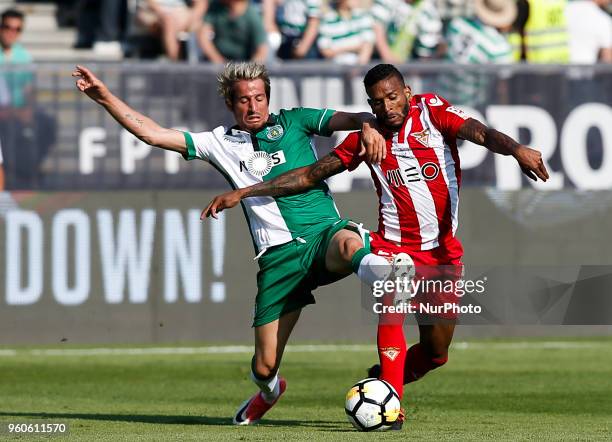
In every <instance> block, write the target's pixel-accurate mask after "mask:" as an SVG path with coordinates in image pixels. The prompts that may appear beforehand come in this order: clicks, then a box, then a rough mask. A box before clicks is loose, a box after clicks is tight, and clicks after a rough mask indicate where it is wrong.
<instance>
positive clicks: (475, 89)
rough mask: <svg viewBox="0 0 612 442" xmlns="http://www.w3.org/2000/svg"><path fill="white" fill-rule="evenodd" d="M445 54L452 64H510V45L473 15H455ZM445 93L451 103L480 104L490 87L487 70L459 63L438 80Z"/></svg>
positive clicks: (447, 34) (447, 32)
mask: <svg viewBox="0 0 612 442" xmlns="http://www.w3.org/2000/svg"><path fill="white" fill-rule="evenodd" d="M446 41H447V43H448V49H447V52H446V57H447V59H448V60H449V61H451V62H452V63H454V64H457V65H459V64H508V63H512V62H513V59H512V47H511V46H510V43H509V42H508V40H507V39H506V37H505V36H504V35H503V34H501V33H500V32H499V31H498V30H497V29H495V28H493V27H491V26H488V25H485V24H484V23H482V22H481V21H480V20H478V19H477V18H465V17H457V18H454V19H452V20H451V21H450V23H449V25H448V29H447V31H446ZM440 85H441V87H442V88H443V90H444V94H445V96H446V97H447V98H448V99H449V100H451V101H452V102H453V103H455V104H464V105H469V106H480V105H482V104H484V103H485V102H486V100H487V97H489V93H490V91H489V87H490V86H491V81H490V76H489V75H488V74H487V73H472V72H466V71H465V70H463V69H462V68H460V67H459V66H458V67H457V69H456V70H455V71H454V72H453V73H452V74H450V75H446V76H444V77H442V79H441V82H440Z"/></svg>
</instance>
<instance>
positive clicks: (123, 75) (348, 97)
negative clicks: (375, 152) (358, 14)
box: [0, 63, 612, 191]
mask: <svg viewBox="0 0 612 442" xmlns="http://www.w3.org/2000/svg"><path fill="white" fill-rule="evenodd" d="M90 68H91V69H92V70H93V71H94V72H95V73H96V74H97V75H99V77H100V78H101V79H102V80H103V81H105V82H106V83H107V84H108V86H109V87H110V88H111V90H112V91H113V92H114V93H115V94H116V95H118V96H119V97H121V98H123V99H124V100H125V101H127V102H128V104H130V105H131V106H132V107H134V108H135V109H137V110H139V111H141V112H142V113H144V114H145V115H148V116H150V117H152V118H153V119H154V120H156V121H157V122H159V123H160V124H161V125H163V126H166V127H175V128H188V129H189V130H192V131H203V130H211V129H213V128H214V127H216V126H218V125H221V124H231V122H232V118H231V115H230V114H229V112H227V110H226V109H225V105H224V103H223V101H222V100H221V99H220V98H219V97H218V96H217V91H216V75H217V74H218V71H219V68H218V67H214V66H211V65H198V66H187V65H175V64H146V63H139V64H96V65H91V66H90ZM400 68H401V70H402V72H403V73H404V75H405V77H406V80H407V82H408V84H410V85H411V86H412V89H413V91H414V92H415V93H420V92H435V93H438V94H440V95H442V96H444V97H447V98H448V99H449V100H451V101H454V103H455V104H457V105H459V106H461V107H463V108H464V110H466V112H467V113H468V114H469V115H472V116H474V117H476V118H478V119H480V120H482V121H485V122H487V123H488V124H490V125H492V126H494V127H496V128H498V129H499V130H502V131H504V132H506V133H508V134H509V135H511V136H513V137H515V138H517V139H519V140H520V141H521V142H524V143H529V144H531V145H533V146H534V147H537V148H538V149H540V150H541V151H542V153H543V156H544V159H545V161H546V164H547V165H548V168H549V170H550V171H551V180H549V182H548V183H545V184H543V185H542V184H535V186H536V188H543V189H548V190H554V189H562V188H577V189H609V188H611V187H612V108H611V107H610V103H612V67H611V66H526V65H516V66H456V65H448V64H420V65H419V64H416V65H404V66H401V67H400ZM72 69H73V66H70V65H58V64H37V65H33V66H30V67H29V68H24V67H19V68H13V69H9V68H7V67H2V71H0V77H2V78H3V79H4V80H5V83H7V84H8V85H9V89H10V88H11V87H18V84H17V83H15V80H11V79H14V78H16V77H15V75H14V74H15V72H22V73H23V71H24V70H28V71H29V72H31V73H32V74H33V78H34V80H33V85H34V90H35V94H34V96H35V97H36V100H35V103H33V104H32V105H31V111H32V112H31V113H30V117H29V118H25V119H24V118H20V117H18V116H17V115H16V114H15V112H9V111H3V112H2V113H1V114H0V141H1V143H2V150H3V154H4V163H5V164H4V167H5V169H6V175H7V181H8V182H7V188H8V189H39V190H69V189H75V188H79V189H88V190H95V189H102V190H103V189H172V188H175V189H180V188H191V189H196V188H224V187H226V184H225V182H224V180H223V178H222V177H221V176H220V175H219V174H218V173H216V172H215V171H214V170H213V169H212V168H211V167H209V166H208V165H207V164H205V163H203V162H201V161H194V162H191V163H186V162H185V161H183V160H182V158H180V156H179V155H177V154H175V153H165V152H163V151H161V150H160V149H154V148H153V149H152V148H149V147H148V146H146V145H144V144H142V143H140V142H139V141H138V140H136V139H135V138H134V137H133V136H132V135H130V134H129V133H127V132H126V131H124V130H122V129H121V128H120V127H119V125H118V124H117V123H116V122H115V121H114V120H113V119H112V118H111V117H110V116H108V115H107V114H106V113H105V112H104V111H103V110H102V109H101V108H99V107H98V106H97V105H95V104H93V103H92V102H91V101H90V100H89V99H88V98H87V97H85V96H84V95H83V94H81V93H79V92H78V91H76V89H75V87H74V80H73V79H72V78H71V77H70V73H71V71H72ZM366 69H367V68H352V67H340V66H332V65H329V64H302V63H296V64H284V65H282V66H272V67H271V68H270V73H271V76H272V98H271V108H272V110H273V111H274V110H278V109H279V108H290V107H296V106H305V107H329V108H334V109H346V110H360V111H363V110H369V108H368V106H367V103H366V96H365V92H364V90H363V85H362V79H363V75H364V73H365V71H366ZM11 81H13V83H11ZM340 136H341V135H340ZM338 140H339V136H337V137H333V138H331V139H326V138H319V139H318V140H317V145H318V149H319V153H324V152H327V151H328V150H329V149H330V148H331V147H333V145H334V143H336V142H338ZM460 154H461V158H462V169H463V183H464V184H465V185H487V186H494V187H496V188H498V189H503V190H516V189H520V188H522V187H526V186H529V185H530V184H527V180H526V179H525V178H524V177H522V176H521V173H520V171H519V170H518V168H517V167H516V166H515V165H514V164H513V160H512V159H509V158H503V157H500V156H494V155H493V154H491V153H490V152H488V151H486V150H485V149H483V148H481V147H477V146H474V145H471V144H469V143H465V144H464V145H463V146H461V147H460ZM367 186H369V179H368V172H367V170H365V169H360V170H358V171H357V172H355V173H354V174H353V175H351V176H350V177H349V176H344V177H340V178H337V179H336V180H335V181H334V182H332V189H333V190H336V191H347V190H349V189H351V188H359V187H367Z"/></svg>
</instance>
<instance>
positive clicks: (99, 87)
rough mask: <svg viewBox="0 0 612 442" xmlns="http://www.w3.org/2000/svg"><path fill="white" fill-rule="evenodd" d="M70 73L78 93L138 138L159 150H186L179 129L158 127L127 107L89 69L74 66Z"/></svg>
mask: <svg viewBox="0 0 612 442" xmlns="http://www.w3.org/2000/svg"><path fill="white" fill-rule="evenodd" d="M72 76H73V77H77V78H78V79H77V81H76V86H77V88H78V89H79V90H80V91H81V92H83V93H85V94H86V95H87V96H88V97H89V98H91V99H92V100H93V101H95V102H96V103H98V104H99V105H100V106H102V107H104V109H106V111H107V112H108V113H109V114H110V115H111V116H112V117H113V118H114V119H115V120H117V122H118V123H119V124H121V125H122V126H123V127H124V128H126V129H127V130H128V131H130V132H131V133H132V134H134V135H135V136H136V137H137V138H138V139H139V140H142V141H144V142H145V143H147V144H150V145H152V146H158V147H161V148H162V149H167V150H173V151H175V152H179V153H181V154H185V153H187V146H186V145H185V137H184V135H183V133H182V132H180V131H177V130H174V129H166V128H164V127H161V126H160V125H159V124H157V123H156V122H155V121H153V120H151V119H150V118H149V117H146V116H144V115H142V114H140V113H138V112H136V111H135V110H134V109H132V108H130V107H129V106H128V105H127V104H126V103H124V102H123V101H121V100H120V99H119V98H117V97H116V96H114V95H113V94H112V93H111V92H110V91H109V90H108V88H107V87H106V85H105V84H104V83H103V82H102V81H101V80H100V79H99V78H97V77H96V76H95V75H94V74H93V73H92V72H91V71H90V70H89V69H87V68H86V67H84V66H77V67H76V70H75V71H74V72H73V73H72Z"/></svg>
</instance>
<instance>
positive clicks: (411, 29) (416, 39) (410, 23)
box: [372, 0, 442, 64]
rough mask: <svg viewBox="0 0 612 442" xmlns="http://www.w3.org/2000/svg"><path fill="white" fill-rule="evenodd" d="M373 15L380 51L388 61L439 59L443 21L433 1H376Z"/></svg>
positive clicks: (380, 54)
mask: <svg viewBox="0 0 612 442" xmlns="http://www.w3.org/2000/svg"><path fill="white" fill-rule="evenodd" d="M372 14H373V15H374V19H375V23H374V32H375V35H376V50H377V51H378V55H379V56H380V58H381V59H382V60H383V61H384V62H386V63H391V64H399V63H405V62H406V61H408V60H410V59H415V58H421V59H426V58H433V57H436V56H437V52H438V49H439V46H440V44H441V43H442V20H441V19H440V15H439V14H438V11H437V9H436V7H435V5H434V3H433V1H432V0H374V4H373V6H372Z"/></svg>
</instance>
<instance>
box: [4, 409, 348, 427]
mask: <svg viewBox="0 0 612 442" xmlns="http://www.w3.org/2000/svg"><path fill="white" fill-rule="evenodd" d="M3 417H12V418H37V419H83V420H94V421H113V422H140V423H145V424H169V425H222V426H233V424H232V419H231V418H230V417H214V416H172V415H164V414H99V413H44V412H8V411H0V419H2V418H3ZM259 426H263V427H268V426H271V427H277V426H282V427H319V428H337V427H338V424H337V422H333V421H312V420H309V421H296V420H268V419H266V420H264V421H262V423H261V424H260V425H259Z"/></svg>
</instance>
